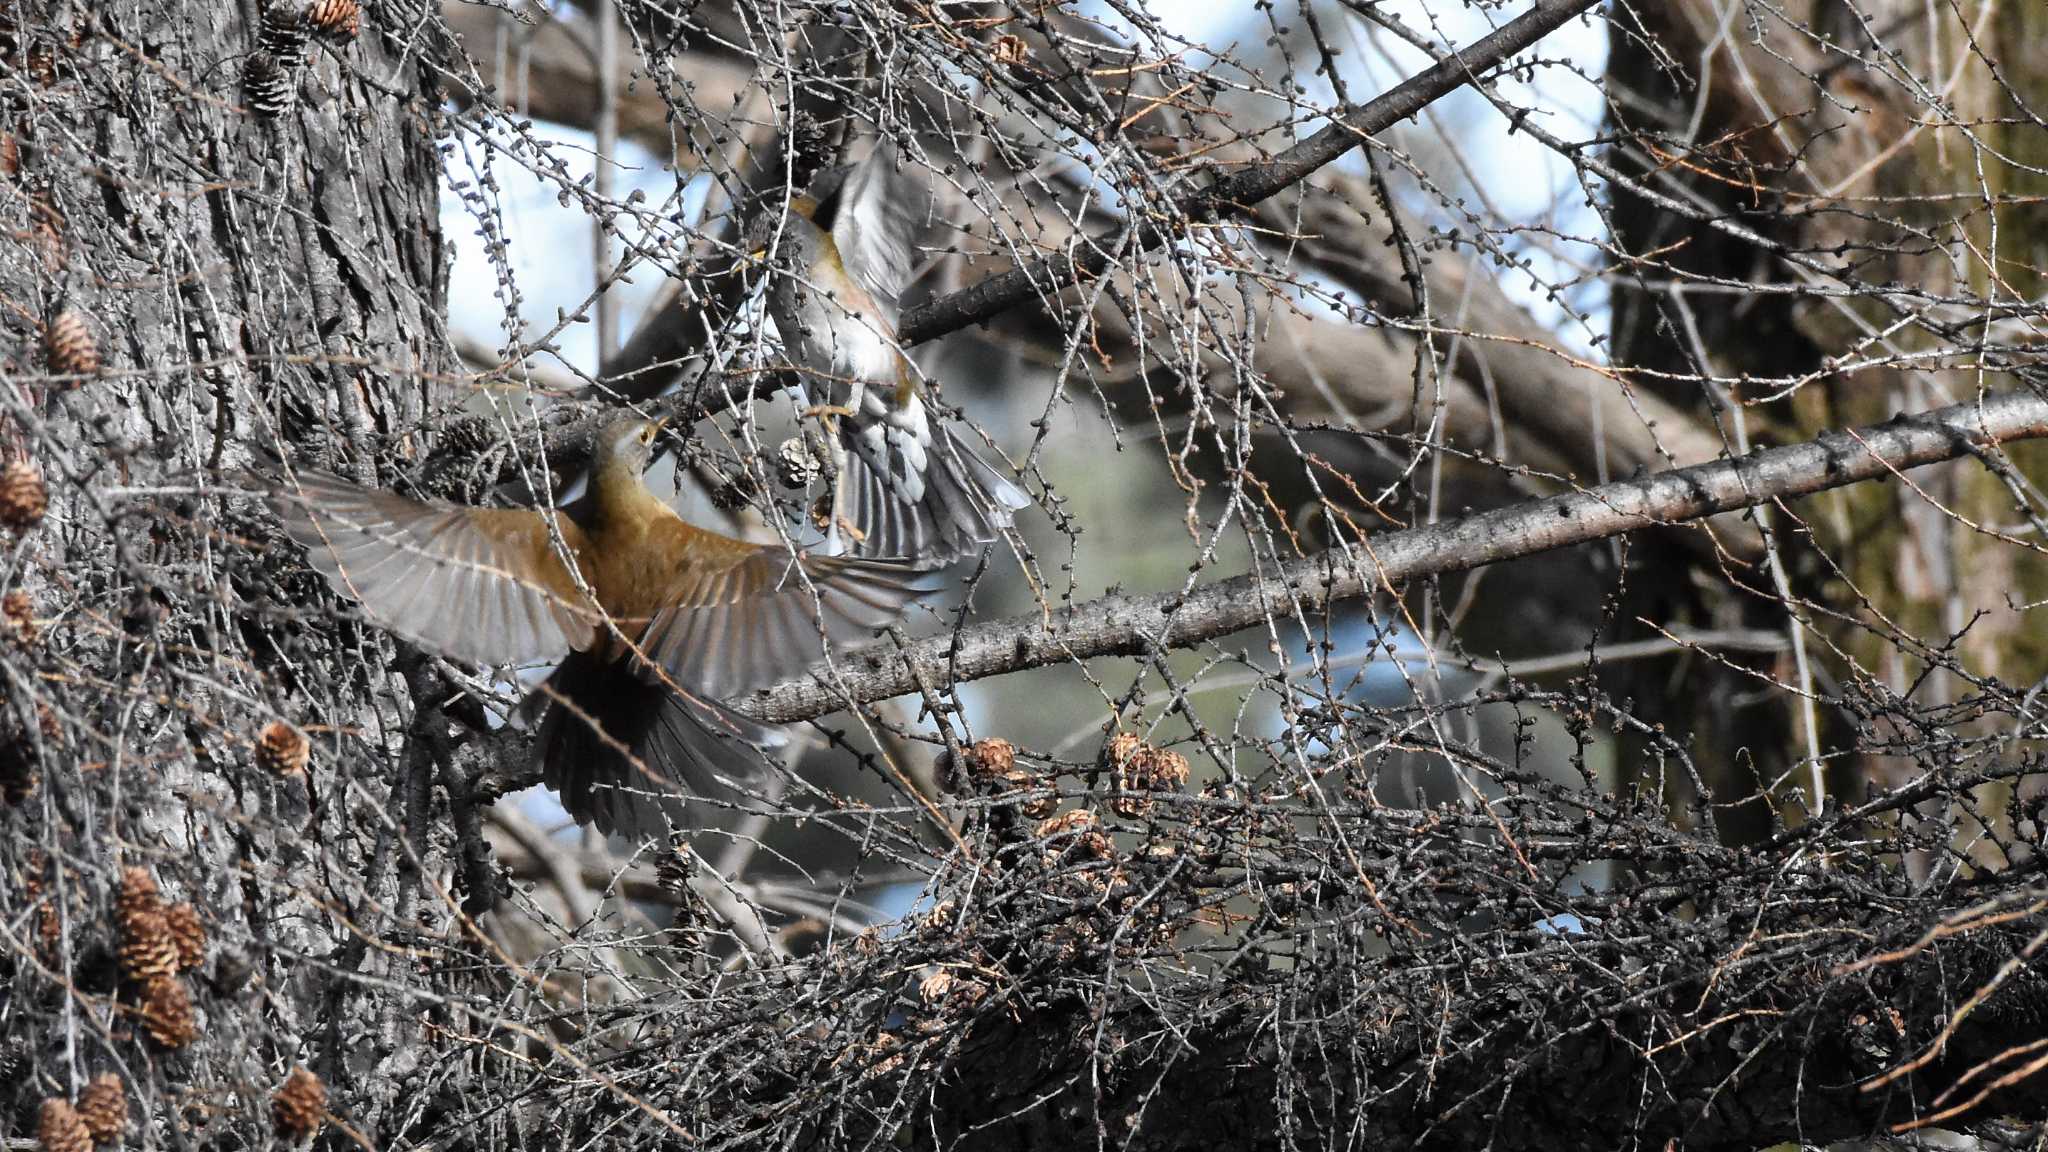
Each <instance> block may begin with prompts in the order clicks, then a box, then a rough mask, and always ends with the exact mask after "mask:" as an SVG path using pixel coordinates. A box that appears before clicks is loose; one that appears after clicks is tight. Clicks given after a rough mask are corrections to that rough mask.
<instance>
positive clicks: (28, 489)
mask: <svg viewBox="0 0 2048 1152" xmlns="http://www.w3.org/2000/svg"><path fill="white" fill-rule="evenodd" d="M49 510H50V489H49V487H48V486H46V485H45V484H44V483H43V473H42V469H40V468H37V467H36V466H35V465H34V464H32V463H30V462H29V461H27V460H16V461H14V462H13V463H11V464H9V465H7V467H5V468H0V524H4V525H6V526H7V527H9V528H12V529H14V530H15V531H17V532H20V531H25V530H27V529H30V528H33V527H35V526H36V525H38V524H41V523H42V522H43V515H44V514H45V513H47V512H48V511H49Z"/></svg>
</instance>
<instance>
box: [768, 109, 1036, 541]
mask: <svg viewBox="0 0 2048 1152" xmlns="http://www.w3.org/2000/svg"><path fill="white" fill-rule="evenodd" d="M904 184H905V182H904V180H903V179H902V178H901V175H900V173H899V172H898V171H897V169H896V166H895V162H894V156H893V152H892V150H891V149H889V148H888V147H886V146H885V145H882V144H877V145H876V146H875V148H874V149H873V150H872V151H871V152H870V153H869V155H868V157H867V158H866V159H865V160H863V161H862V162H861V163H860V164H857V165H855V166H854V167H853V168H852V169H851V170H850V171H848V172H846V173H845V178H844V179H843V180H841V181H840V182H839V183H838V184H837V186H836V187H835V188H833V189H832V190H831V191H830V192H828V193H827V194H825V196H824V197H823V199H817V198H813V197H812V196H810V195H797V196H792V197H789V199H788V211H787V212H785V213H782V214H781V215H780V216H777V215H775V214H772V213H763V214H762V215H761V217H760V218H759V220H758V222H757V225H756V230H755V234H754V239H755V240H756V244H755V246H754V251H753V252H752V253H751V257H752V259H755V260H763V259H772V260H773V261H774V262H775V263H776V264H778V265H779V266H780V270H779V271H778V273H777V274H775V275H774V276H773V277H772V278H771V280H770V283H769V287H768V291H767V293H766V296H767V307H768V313H769V315H770V317H772V318H773V319H774V321H775V327H776V330H777V331H778V332H779V333H780V334H781V337H782V342H783V345H784V347H785V349H786V351H787V353H788V355H789V357H790V361H791V363H792V364H793V365H794V366H795V367H797V368H798V369H800V370H801V371H803V372H804V373H806V374H807V375H809V376H811V377H814V378H818V379H821V380H823V381H824V382H825V383H826V384H827V386H828V388H829V390H830V391H831V393H832V394H833V397H834V399H833V402H832V403H830V404H827V405H822V406H820V407H819V408H817V409H815V410H814V411H816V412H817V413H818V414H819V415H821V416H822V417H823V418H824V419H826V420H827V421H828V422H836V424H837V430H838V437H837V439H838V443H839V445H840V448H841V450H840V451H839V452H837V453H836V454H835V455H836V456H837V457H839V461H838V463H839V467H838V473H839V476H838V481H837V483H838V486H839V487H838V490H837V492H836V493H835V500H834V509H835V515H834V516H833V524H832V532H833V534H834V535H835V536H838V535H839V534H840V529H841V527H842V525H841V523H840V521H841V520H843V521H845V523H846V524H847V525H850V526H851V527H852V531H851V532H847V533H845V536H848V537H851V538H852V541H851V544H850V546H848V550H849V551H851V552H852V553H853V554H855V555H860V556H871V557H884V556H902V557H912V558H915V559H918V560H920V561H925V562H932V563H939V564H944V563H948V562H950V561H952V560H956V559H958V558H960V557H961V556H964V555H967V554H969V553H972V552H975V551H978V550H979V549H980V548H981V547H982V545H984V544H987V543H989V542H990V541H993V540H995V539H997V538H998V537H999V536H1000V535H1001V533H1002V530H1003V529H1004V528H1005V527H1007V526H1008V525H1009V524H1010V522H1011V514H1012V513H1014V512H1015V511H1016V510H1018V509H1020V508H1023V507H1026V506H1027V505H1029V504H1030V502H1031V501H1030V498H1029V497H1028V496H1027V495H1025V493H1024V492H1023V490H1022V489H1020V488H1018V486H1017V485H1016V484H1014V483H1012V482H1010V481H1009V480H1007V479H1005V478H1004V477H1003V475H1002V474H1001V473H999V472H997V471H996V470H995V468H994V467H993V466H991V465H990V464H989V463H988V462H987V461H986V460H984V459H983V458H982V457H981V456H980V455H979V454H978V453H977V452H976V451H975V450H974V449H973V448H972V447H970V446H969V445H968V444H967V443H966V442H964V441H963V440H962V439H961V438H960V437H959V436H958V435H956V434H955V433H954V432H953V431H952V430H951V429H950V428H947V427H945V426H944V425H942V424H940V423H939V422H938V421H937V419H936V417H935V414H934V413H933V412H932V411H931V409H930V407H929V405H927V404H926V402H925V396H924V390H923V389H922V387H920V385H919V383H918V374H917V369H916V368H915V367H914V366H912V364H911V363H910V360H909V358H908V357H906V356H905V355H904V354H903V349H902V346H901V344H900V343H899V342H898V341H897V339H896V326H897V322H898V320H899V318H900V301H901V296H902V293H903V290H904V288H906V287H907V286H908V284H909V281H910V276H911V271H912V261H913V256H914V247H913V242H914V239H915V228H916V224H917V218H916V214H915V213H914V211H912V209H911V207H910V206H911V205H912V204H914V203H915V202H916V201H917V199H918V198H917V197H916V196H915V195H913V194H912V193H911V192H910V191H909V190H908V189H906V188H905V187H904Z"/></svg>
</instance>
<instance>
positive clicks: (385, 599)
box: [271, 469, 602, 664]
mask: <svg viewBox="0 0 2048 1152" xmlns="http://www.w3.org/2000/svg"><path fill="white" fill-rule="evenodd" d="M271 503H272V506H273V507H275V508H276V509H277V511H278V514H279V515H280V516H281V517H282V518H283V520H284V523H285V528H286V529H287V530H288V531H289V532H290V533H291V536H292V539H294V540H296V541H298V542H299V543H300V544H303V545H305V547H306V555H307V558H308V559H309V560H310V562H311V563H312V565H313V567H314V568H315V569H317V570H319V571H320V572H322V573H324V574H325V575H326V576H327V579H328V581H329V582H330V583H332V584H333V585H334V587H335V590H336V591H338V592H340V593H341V594H342V595H344V596H347V597H350V598H351V599H354V600H355V601H357V602H358V603H360V604H361V605H362V606H363V611H364V613H365V614H367V615H368V616H369V617H370V619H371V620H373V621H375V622H376V623H377V625H378V626H379V627H382V628H387V629H389V630H390V631H392V632H395V633H397V634H398V635H400V636H403V637H405V638H406V639H408V640H410V641H412V642H413V643H415V644H418V645H419V646H420V647H422V648H424V649H427V650H428V651H431V652H434V653H437V654H439V655H441V656H445V657H447V658H448V659H451V660H466V661H473V662H475V663H479V664H513V663H525V662H528V661H535V660H554V659H558V658H560V657H562V656H566V655H568V654H569V653H570V652H572V651H575V650H578V649H582V648H587V647H589V646H590V645H591V643H592V642H593V640H594V639H595V638H596V629H597V627H598V622H599V621H600V620H601V619H602V614H601V613H600V612H599V611H598V610H597V607H596V606H595V605H594V604H592V603H591V602H590V600H589V598H588V597H586V596H585V595H584V594H583V593H582V592H579V591H578V590H577V588H576V581H575V579H574V578H573V577H572V576H571V575H570V573H569V569H568V567H567V566H566V565H564V564H563V563H562V559H561V557H560V556H559V555H557V554H556V548H555V543H554V539H553V536H552V534H551V533H550V532H549V531H548V524H547V521H546V520H543V519H542V518H541V514H540V513H539V512H535V511H529V510H523V509H508V508H465V507H462V506H461V505H457V504H450V503H447V502H445V501H440V500H412V499H408V498H407V497H404V496H400V495H398V494H397V493H395V492H385V491H381V490H378V489H372V488H364V487H362V486H360V485H357V484H354V483H351V482H349V481H347V480H343V479H342V478H340V477H338V476H330V475H327V474H325V473H320V472H313V471H308V470H304V469H301V470H299V471H298V472H297V473H296V474H295V475H294V476H293V477H292V478H291V479H289V480H285V481H282V482H279V483H277V484H275V485H274V486H273V487H272V489H271ZM555 522H556V523H557V524H558V525H560V531H561V538H562V542H563V543H564V544H566V545H567V546H568V550H569V552H570V553H571V554H572V555H575V554H579V553H581V552H582V551H583V549H584V547H585V539H584V535H583V532H582V530H581V529H579V528H578V527H577V526H576V524H575V522H574V521H571V520H570V519H569V518H568V517H566V516H556V517H555Z"/></svg>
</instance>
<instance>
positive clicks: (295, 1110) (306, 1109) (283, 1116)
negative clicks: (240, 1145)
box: [270, 1067, 327, 1140]
mask: <svg viewBox="0 0 2048 1152" xmlns="http://www.w3.org/2000/svg"><path fill="white" fill-rule="evenodd" d="M326 1114H327V1086H326V1085H324V1084H322V1083H320V1078H319V1077H318V1076H315V1075H313V1074H312V1073H311V1072H308V1071H306V1070H305V1068H303V1067H298V1068H293V1069H292V1072H291V1075H289V1076H286V1077H285V1078H284V1083H283V1084H282V1085H280V1086H279V1087H278V1090H277V1094H276V1095H274V1096H272V1097H271V1098H270V1119H271V1122H272V1123H273V1124H275V1125H276V1126H277V1134H278V1135H279V1136H282V1137H284V1138H285V1139H287V1140H304V1139H305V1138H306V1137H308V1136H311V1135H312V1134H313V1133H315V1132H317V1131H319V1130H320V1121H321V1119H322V1118H323V1117H325V1116H326Z"/></svg>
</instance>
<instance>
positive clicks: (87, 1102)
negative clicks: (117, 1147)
mask: <svg viewBox="0 0 2048 1152" xmlns="http://www.w3.org/2000/svg"><path fill="white" fill-rule="evenodd" d="M78 1118H79V1119H80V1120H83V1121H85V1126H86V1129H87V1130H88V1131H90V1132H91V1133H92V1138H93V1139H94V1140H97V1141H99V1142H100V1143H102V1144H119V1143H120V1142H121V1138H122V1137H123V1136H126V1135H127V1134H128V1094H127V1093H126V1092H125V1091H123V1090H122V1088H121V1078H120V1077H119V1076H116V1075H114V1074H113V1073H112V1072H102V1073H100V1074H99V1075H97V1076H95V1077H93V1078H92V1083H90V1084H87V1085H86V1086H85V1091H83V1092H80V1093H79V1094H78Z"/></svg>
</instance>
